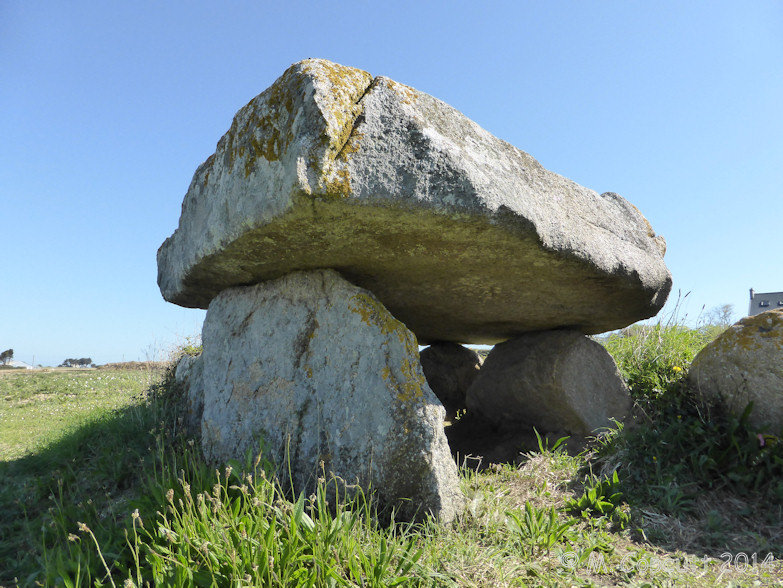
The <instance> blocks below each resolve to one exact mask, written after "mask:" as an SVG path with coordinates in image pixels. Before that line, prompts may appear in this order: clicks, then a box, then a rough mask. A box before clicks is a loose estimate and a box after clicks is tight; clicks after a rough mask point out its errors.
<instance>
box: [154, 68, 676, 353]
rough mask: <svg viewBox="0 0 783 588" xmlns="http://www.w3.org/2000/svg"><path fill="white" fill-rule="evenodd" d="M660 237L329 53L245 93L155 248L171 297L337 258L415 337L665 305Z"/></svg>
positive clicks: (576, 321) (609, 325)
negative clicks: (169, 231) (175, 222)
mask: <svg viewBox="0 0 783 588" xmlns="http://www.w3.org/2000/svg"><path fill="white" fill-rule="evenodd" d="M664 250H665V243H664V240H663V238H662V237H660V236H656V235H655V233H654V232H653V230H652V228H651V227H650V224H649V223H648V222H647V220H646V219H645V218H644V217H643V216H642V214H641V213H640V212H639V211H638V210H637V209H636V208H635V207H634V206H633V205H631V204H630V203H628V202H627V201H626V200H624V199H623V198H621V197H620V196H618V195H617V194H614V193H605V194H598V193H596V192H594V191H592V190H589V189H587V188H584V187H582V186H579V185H578V184H576V183H574V182H572V181H570V180H568V179H566V178H564V177H561V176H559V175H557V174H554V173H552V172H550V171H547V170H546V169H544V168H543V167H542V166H541V165H540V164H539V163H538V162H537V161H536V160H535V159H533V157H531V156H530V155H528V154H527V153H524V152H523V151H520V150H519V149H517V148H515V147H513V146H512V145H509V144H508V143H506V142H504V141H502V140H500V139H498V138H496V137H494V136H492V135H491V134H490V133H488V132H487V131H485V130H484V129H482V128H481V127H479V126H478V125H477V124H476V123H474V122H472V121H470V120H469V119H467V118H466V117H465V116H463V115H462V114H461V113H459V112H458V111H456V110H455V109H454V108H452V107H450V106H448V105H447V104H445V103H443V102H441V101H439V100H437V99H435V98H433V97H431V96H429V95H427V94H424V93H422V92H419V91H417V90H414V89H413V88H410V87H408V86H404V85H402V84H399V83H396V82H394V81H392V80H390V79H388V78H384V77H373V76H371V75H370V74H369V73H367V72H364V71H361V70H358V69H353V68H350V67H344V66H341V65H337V64H334V63H331V62H328V61H324V60H306V61H302V62H300V63H297V64H295V65H293V66H292V67H291V68H290V69H288V70H287V71H286V72H285V73H284V74H283V75H282V76H281V77H280V78H279V79H278V80H277V81H276V82H275V83H274V84H273V85H272V86H271V87H270V88H268V89H267V90H266V91H264V92H263V93H262V94H260V95H259V96H257V97H256V98H254V99H253V100H252V101H251V102H250V103H249V104H248V105H247V106H245V107H244V108H242V109H241V110H240V111H239V112H238V113H237V115H236V117H235V118H234V121H233V123H232V125H231V128H230V129H229V131H228V132H227V133H226V134H225V135H224V136H223V138H222V139H221V140H220V142H219V143H218V145H217V150H216V152H215V154H214V155H212V156H211V157H209V158H208V159H207V160H206V162H204V163H203V164H202V165H201V166H200V167H199V168H198V170H197V171H196V173H195V175H194V177H193V180H192V182H191V185H190V188H189V190H188V192H187V194H186V196H185V199H184V202H183V205H182V215H181V217H180V222H179V227H178V228H177V230H176V231H175V232H174V234H173V235H172V236H171V237H170V238H169V239H167V240H166V242H165V243H164V244H163V245H162V246H161V248H160V250H159V252H158V283H159V285H160V288H161V291H162V293H163V295H164V297H165V298H166V299H167V300H169V301H171V302H174V303H176V304H180V305H182V306H188V307H200V308H206V307H207V306H208V305H209V303H210V301H211V300H212V299H213V298H215V297H216V296H217V295H218V293H220V292H221V291H223V290H225V289H226V288H230V287H234V286H238V285H249V284H255V283H258V282H262V281H265V280H272V279H276V278H278V277H281V276H283V275H285V274H287V273H289V272H291V271H298V270H311V269H318V268H333V269H335V270H337V271H339V272H340V273H341V274H342V275H343V276H344V277H345V278H347V279H348V280H350V281H351V282H352V283H354V284H356V285H359V286H362V287H364V288H366V289H368V290H370V291H372V292H373V293H374V294H375V295H376V296H377V297H378V299H379V300H380V301H381V302H382V303H383V305H384V306H385V307H386V308H388V309H389V311H390V312H391V313H392V314H393V315H394V316H395V317H397V318H398V319H400V320H401V321H403V322H404V323H405V324H406V325H407V326H408V328H409V329H411V330H412V331H413V332H414V333H415V334H416V335H417V336H418V338H419V341H420V342H422V343H426V342H432V341H455V342H472V343H496V342H499V341H503V340H505V339H508V338H510V337H514V336H516V335H519V334H520V333H524V332H528V331H540V330H545V329H553V328H560V327H569V328H572V329H576V330H579V331H580V332H583V333H598V332H604V331H607V330H611V329H616V328H620V327H624V326H626V325H628V324H630V323H633V322H635V321H637V320H639V319H643V318H646V317H650V316H653V315H655V314H656V313H657V312H658V310H659V309H660V308H661V307H662V305H663V304H664V302H665V301H666V298H667V296H668V293H669V290H670V288H671V276H670V274H669V271H668V270H667V268H666V266H665V264H664V261H663V254H664Z"/></svg>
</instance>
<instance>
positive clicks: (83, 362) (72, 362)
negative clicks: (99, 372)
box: [57, 357, 92, 367]
mask: <svg viewBox="0 0 783 588" xmlns="http://www.w3.org/2000/svg"><path fill="white" fill-rule="evenodd" d="M91 365H92V359H91V358H89V357H82V358H81V359H71V358H69V359H66V360H65V361H64V362H62V363H61V364H60V365H58V366H57V367H90V366H91Z"/></svg>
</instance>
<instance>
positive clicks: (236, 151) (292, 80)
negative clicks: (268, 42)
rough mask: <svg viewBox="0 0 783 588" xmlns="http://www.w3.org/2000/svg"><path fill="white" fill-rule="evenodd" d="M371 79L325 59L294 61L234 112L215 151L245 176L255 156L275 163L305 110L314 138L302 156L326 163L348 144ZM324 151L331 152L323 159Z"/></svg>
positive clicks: (318, 163) (312, 162)
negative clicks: (266, 86)
mask: <svg viewBox="0 0 783 588" xmlns="http://www.w3.org/2000/svg"><path fill="white" fill-rule="evenodd" d="M371 83H372V76H371V75H370V74H369V73H367V72H365V71H362V70H359V69H355V68H352V67H345V66H342V65H338V64H335V63H331V62H329V61H324V60H318V59H310V60H306V61H303V62H300V63H297V64H294V65H293V66H291V67H290V68H289V69H288V70H286V72H285V73H284V74H283V75H282V76H280V78H278V79H277V80H276V81H275V83H274V84H272V85H271V86H270V87H269V88H267V89H266V90H265V91H264V92H263V93H261V94H259V95H258V96H256V97H255V98H254V99H253V100H251V101H250V102H249V103H248V104H247V105H246V106H245V107H243V108H242V109H241V110H240V111H239V112H238V113H237V115H236V116H235V117H234V120H233V122H232V124H231V128H230V129H229V131H228V132H227V133H226V134H225V135H224V137H223V138H222V139H221V141H220V143H219V144H218V151H222V153H223V160H224V162H225V163H226V165H227V167H228V168H229V169H232V168H234V167H235V166H236V165H240V166H241V169H242V171H243V172H244V175H245V177H248V176H249V175H250V174H251V173H253V171H254V170H255V168H256V166H257V162H258V160H259V159H261V158H263V159H264V160H266V161H267V162H275V161H278V160H280V158H282V157H283V156H284V155H285V154H286V152H287V150H288V148H289V147H290V146H291V144H292V143H293V140H294V135H295V134H297V133H295V132H294V128H293V127H294V125H295V124H296V125H297V126H299V125H300V124H301V122H300V119H299V114H300V111H305V115H306V116H305V118H307V117H310V120H309V124H310V129H309V130H310V131H311V132H314V134H315V137H314V139H316V140H315V141H313V142H312V143H311V144H310V145H309V146H308V148H307V152H306V153H304V154H303V155H305V160H306V161H307V165H308V166H311V167H313V169H319V168H320V167H321V166H322V165H325V167H328V161H329V160H333V159H334V158H335V156H336V154H337V153H339V152H340V150H342V149H343V148H344V147H345V145H346V144H347V143H348V141H349V138H350V136H351V131H352V129H353V122H354V121H355V120H356V117H357V116H358V115H359V114H361V106H360V105H359V104H357V103H358V101H359V100H360V98H361V97H362V95H363V94H364V92H365V91H366V89H367V88H368V87H369V86H370V84H371ZM319 118H320V125H319V124H318V119H319ZM314 122H315V124H313V123H314ZM319 126H320V127H321V128H320V130H319V129H318V127H319ZM325 153H331V155H327V156H326V158H325V159H326V161H324V155H325Z"/></svg>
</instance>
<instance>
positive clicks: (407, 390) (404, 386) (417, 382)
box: [397, 358, 427, 403]
mask: <svg viewBox="0 0 783 588" xmlns="http://www.w3.org/2000/svg"><path fill="white" fill-rule="evenodd" d="M417 367H418V365H416V364H414V363H413V362H412V361H411V360H410V359H409V358H405V359H404V360H403V361H402V365H401V366H400V369H401V371H402V376H403V381H402V382H397V385H398V387H399V389H400V391H399V392H398V393H397V400H399V401H400V402H404V403H408V402H412V401H414V400H419V399H421V398H422V397H423V396H424V390H423V387H424V386H426V385H427V380H426V379H425V378H424V374H423V373H422V371H421V369H419V370H418V372H419V373H418V374H417V373H416V371H417V370H416V368H417Z"/></svg>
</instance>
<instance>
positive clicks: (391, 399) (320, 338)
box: [201, 270, 464, 521]
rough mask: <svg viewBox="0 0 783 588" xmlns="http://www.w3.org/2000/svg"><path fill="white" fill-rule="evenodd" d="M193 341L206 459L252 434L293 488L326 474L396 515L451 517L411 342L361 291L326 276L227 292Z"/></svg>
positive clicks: (443, 461)
mask: <svg viewBox="0 0 783 588" xmlns="http://www.w3.org/2000/svg"><path fill="white" fill-rule="evenodd" d="M202 341H203V348H204V351H203V353H202V361H203V373H202V386H203V390H204V408H203V421H202V430H201V432H202V447H203V449H204V453H205V455H206V457H207V458H208V459H209V460H210V461H213V462H215V463H225V461H226V460H228V459H232V458H240V459H241V458H243V457H244V456H245V454H246V452H248V451H254V452H258V450H259V445H258V443H259V439H261V438H263V440H264V452H265V456H266V457H267V458H269V459H271V460H272V461H273V462H274V463H276V464H278V466H279V467H280V468H281V479H283V480H288V479H289V473H288V468H289V467H290V476H291V479H292V480H293V483H294V490H295V492H299V491H304V492H305V493H306V494H307V493H309V492H311V491H313V489H314V485H315V482H316V479H317V477H319V476H323V475H324V474H325V475H326V478H327V479H329V477H330V474H334V475H336V476H338V477H340V478H342V479H343V480H344V481H345V483H346V484H349V485H350V484H354V483H357V482H358V483H359V484H360V485H361V486H362V487H363V488H365V489H366V488H372V489H373V490H375V491H377V493H378V497H379V498H380V500H381V502H382V503H384V504H393V505H395V506H396V507H397V508H398V509H399V510H398V512H399V513H400V515H401V516H403V517H406V518H413V517H416V516H421V515H423V514H424V513H426V512H431V513H433V514H434V515H436V516H437V517H438V518H439V519H440V520H442V521H449V520H452V519H453V518H454V516H455V515H456V513H457V512H458V511H459V510H460V509H461V507H462V505H463V500H464V499H463V496H462V494H461V493H460V490H459V487H458V485H459V481H458V475H457V468H456V465H455V463H454V461H453V460H452V458H451V455H450V452H449V447H448V443H447V441H446V437H445V434H444V432H443V420H444V417H445V411H444V409H443V407H442V406H441V404H440V402H438V400H437V398H436V397H435V395H434V394H433V393H432V391H431V390H430V389H429V387H428V386H427V382H426V380H425V378H424V374H423V373H422V371H421V366H420V364H419V360H418V346H417V342H416V337H415V336H414V335H413V334H412V333H411V332H410V331H409V330H408V329H406V328H405V326H404V325H403V324H402V323H401V322H399V321H398V320H396V319H395V318H394V317H392V316H391V315H390V314H389V312H388V311H387V310H386V309H385V308H384V307H383V305H382V304H381V303H380V302H379V301H378V300H377V299H376V298H375V297H374V296H373V295H372V294H370V293H369V292H367V291H366V290H363V289H361V288H357V287H355V286H353V285H351V284H349V283H348V282H346V281H345V280H343V279H342V278H341V277H340V276H339V274H338V273H337V272H334V271H332V270H322V271H313V272H297V273H293V274H289V275H287V276H285V277H283V278H280V279H278V280H275V281H271V282H266V283H262V284H258V285H255V286H248V287H239V288H233V289H227V290H225V291H223V292H221V294H220V295H219V296H217V297H216V298H215V299H214V300H213V301H212V303H211V304H210V306H209V309H208V311H207V316H206V319H205V321H204V328H203V332H202ZM321 462H323V468H321V467H320V466H319V464H320V463H321ZM406 499H410V500H406ZM400 500H404V501H403V502H399V501H400Z"/></svg>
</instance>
